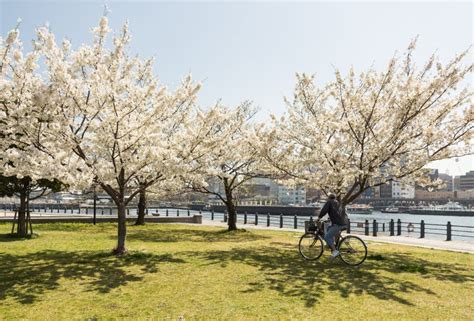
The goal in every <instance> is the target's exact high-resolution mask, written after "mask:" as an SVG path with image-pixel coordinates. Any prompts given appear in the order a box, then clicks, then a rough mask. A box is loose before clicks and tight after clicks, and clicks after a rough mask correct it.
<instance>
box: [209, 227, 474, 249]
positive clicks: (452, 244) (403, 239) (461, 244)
mask: <svg viewBox="0 0 474 321" xmlns="http://www.w3.org/2000/svg"><path fill="white" fill-rule="evenodd" d="M202 225H207V226H222V227H226V226H227V223H224V222H220V221H211V220H206V219H203V221H202ZM237 227H239V228H244V229H259V230H275V231H287V232H300V233H302V232H303V231H302V230H295V229H289V228H278V227H274V226H271V227H266V226H255V225H251V224H245V225H244V224H237ZM356 235H357V236H359V237H360V238H362V239H363V240H367V241H373V242H381V243H393V244H401V245H408V246H417V247H424V248H430V249H437V250H447V251H454V252H465V253H473V254H474V242H466V241H457V240H456V241H443V240H433V239H427V238H424V239H420V238H415V237H409V236H377V237H375V236H366V235H361V234H356Z"/></svg>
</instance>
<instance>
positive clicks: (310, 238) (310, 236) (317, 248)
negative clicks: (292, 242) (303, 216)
mask: <svg viewBox="0 0 474 321" xmlns="http://www.w3.org/2000/svg"><path fill="white" fill-rule="evenodd" d="M298 249H299V251H300V254H301V256H302V257H304V258H305V259H306V260H309V261H314V260H317V259H319V258H320V257H321V255H322V254H323V251H324V247H323V240H322V239H321V237H320V236H319V235H316V234H314V233H306V234H304V235H303V236H302V237H301V238H300V242H299V245H298Z"/></svg>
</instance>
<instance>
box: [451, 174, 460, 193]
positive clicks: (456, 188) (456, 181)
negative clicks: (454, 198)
mask: <svg viewBox="0 0 474 321" xmlns="http://www.w3.org/2000/svg"><path fill="white" fill-rule="evenodd" d="M459 190H461V176H455V177H454V179H453V191H459Z"/></svg>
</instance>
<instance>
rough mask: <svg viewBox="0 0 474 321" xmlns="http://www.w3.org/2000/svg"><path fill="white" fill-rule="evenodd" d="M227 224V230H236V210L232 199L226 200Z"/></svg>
mask: <svg viewBox="0 0 474 321" xmlns="http://www.w3.org/2000/svg"><path fill="white" fill-rule="evenodd" d="M226 207H227V213H228V218H227V224H228V229H227V230H228V231H235V230H237V211H236V210H235V205H234V201H233V200H232V199H230V200H228V201H227V204H226Z"/></svg>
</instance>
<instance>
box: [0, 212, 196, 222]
mask: <svg viewBox="0 0 474 321" xmlns="http://www.w3.org/2000/svg"><path fill="white" fill-rule="evenodd" d="M92 220H93V218H92V217H90V216H85V217H79V216H73V217H67V216H64V215H63V216H40V217H38V216H32V217H31V222H32V223H91V222H92ZM135 221H136V218H131V217H127V222H135ZM0 222H13V217H11V216H9V217H0ZM96 222H97V223H115V222H117V217H100V216H98V217H96ZM145 222H146V223H193V224H202V215H199V214H196V215H194V216H182V217H176V216H175V217H169V216H164V217H161V216H148V217H147V216H145Z"/></svg>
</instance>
